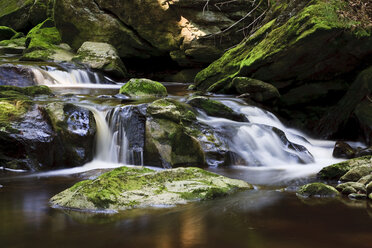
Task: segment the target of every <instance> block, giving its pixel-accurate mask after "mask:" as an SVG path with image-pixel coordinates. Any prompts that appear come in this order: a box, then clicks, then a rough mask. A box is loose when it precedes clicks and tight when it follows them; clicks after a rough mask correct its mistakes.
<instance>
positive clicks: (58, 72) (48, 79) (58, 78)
mask: <svg viewBox="0 0 372 248" xmlns="http://www.w3.org/2000/svg"><path fill="white" fill-rule="evenodd" d="M31 70H32V73H33V75H34V80H35V83H36V84H38V85H48V86H54V87H57V86H61V87H66V86H76V85H82V84H84V85H88V84H113V83H114V82H113V81H111V80H110V79H108V78H107V77H104V76H103V75H101V74H99V73H97V72H93V71H90V70H87V69H66V70H62V69H57V68H54V67H46V68H39V67H33V68H32V69H31Z"/></svg>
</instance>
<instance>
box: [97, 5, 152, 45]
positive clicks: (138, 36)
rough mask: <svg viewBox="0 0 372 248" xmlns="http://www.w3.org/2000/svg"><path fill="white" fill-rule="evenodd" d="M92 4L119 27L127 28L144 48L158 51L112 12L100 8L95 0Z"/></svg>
mask: <svg viewBox="0 0 372 248" xmlns="http://www.w3.org/2000/svg"><path fill="white" fill-rule="evenodd" d="M93 2H94V4H95V5H96V6H97V8H98V9H99V10H101V11H102V12H104V13H105V14H107V15H109V16H111V17H112V18H114V19H115V20H117V21H118V22H119V23H120V24H121V25H123V26H124V27H125V28H127V29H128V30H130V31H131V32H132V33H133V34H134V35H135V36H136V37H137V38H138V39H139V40H140V41H141V43H143V44H145V45H146V46H148V47H149V48H151V49H156V50H158V49H157V48H156V47H154V46H153V45H152V44H151V43H150V42H149V41H147V40H146V39H144V38H142V36H141V35H140V34H139V33H138V32H137V30H135V29H134V28H133V27H132V26H130V25H128V24H126V23H125V22H123V21H122V20H121V19H120V18H119V17H118V16H117V15H116V14H115V13H114V12H112V11H111V10H108V9H105V8H102V7H101V6H100V5H99V4H98V3H97V1H96V0H93Z"/></svg>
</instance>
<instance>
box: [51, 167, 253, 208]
mask: <svg viewBox="0 0 372 248" xmlns="http://www.w3.org/2000/svg"><path fill="white" fill-rule="evenodd" d="M247 189H252V186H251V185H249V184H248V183H246V182H244V181H240V180H235V179H229V178H226V177H223V176H219V175H216V174H213V173H210V172H206V171H204V170H202V169H198V168H177V169H171V170H162V171H153V170H150V169H147V168H143V167H139V168H128V167H121V168H117V169H115V170H113V171H111V172H108V173H105V174H103V175H101V176H99V177H98V178H97V179H94V180H87V181H82V182H79V183H77V184H75V185H74V186H72V187H71V188H69V189H67V190H65V191H63V192H61V193H59V194H57V195H55V196H54V197H53V198H52V199H51V203H52V204H53V205H56V206H59V207H65V208H72V209H83V210H100V209H109V210H126V209H131V208H141V207H149V206H174V205H176V204H184V203H187V202H189V201H197V200H207V199H213V198H216V197H219V196H224V195H227V194H230V193H233V192H236V191H238V190H247Z"/></svg>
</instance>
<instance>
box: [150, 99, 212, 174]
mask: <svg viewBox="0 0 372 248" xmlns="http://www.w3.org/2000/svg"><path fill="white" fill-rule="evenodd" d="M195 120H196V117H195V114H194V113H193V112H192V108H191V107H190V106H188V105H185V104H182V103H179V102H177V101H175V100H171V99H160V100H157V101H155V102H153V103H152V104H150V105H149V106H148V108H147V120H146V145H145V164H149V165H160V166H163V167H165V168H170V167H177V166H205V165H206V162H205V155H204V152H203V149H202V147H201V144H200V142H199V141H198V140H197V139H196V138H195V137H194V136H195V135H193V134H192V133H193V131H196V132H197V130H195V129H192V128H189V127H190V123H192V122H193V121H195Z"/></svg>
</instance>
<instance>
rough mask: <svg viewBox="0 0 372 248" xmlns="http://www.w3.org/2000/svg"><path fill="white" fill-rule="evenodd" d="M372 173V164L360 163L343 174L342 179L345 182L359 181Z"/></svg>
mask: <svg viewBox="0 0 372 248" xmlns="http://www.w3.org/2000/svg"><path fill="white" fill-rule="evenodd" d="M370 173H372V164H371V163H370V164H366V165H360V166H356V167H353V168H351V169H350V170H349V171H348V172H346V174H345V175H343V176H342V177H341V178H340V180H341V181H344V182H350V181H351V182H357V181H358V180H359V179H361V178H362V177H364V176H367V175H369V174H370Z"/></svg>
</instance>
